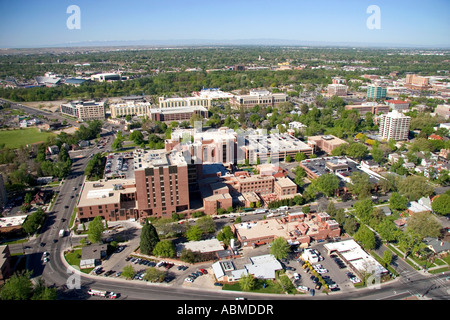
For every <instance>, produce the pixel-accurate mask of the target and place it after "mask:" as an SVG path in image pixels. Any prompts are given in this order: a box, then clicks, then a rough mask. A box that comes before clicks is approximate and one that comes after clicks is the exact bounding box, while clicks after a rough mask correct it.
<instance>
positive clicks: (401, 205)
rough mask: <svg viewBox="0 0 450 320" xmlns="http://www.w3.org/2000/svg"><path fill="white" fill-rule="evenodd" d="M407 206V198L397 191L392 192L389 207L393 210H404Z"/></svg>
mask: <svg viewBox="0 0 450 320" xmlns="http://www.w3.org/2000/svg"><path fill="white" fill-rule="evenodd" d="M407 206H408V199H406V197H404V196H402V195H401V194H400V193H398V192H392V194H391V198H390V199H389V208H391V209H393V210H406V208H407Z"/></svg>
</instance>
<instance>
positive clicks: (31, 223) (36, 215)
mask: <svg viewBox="0 0 450 320" xmlns="http://www.w3.org/2000/svg"><path fill="white" fill-rule="evenodd" d="M44 220H45V212H44V210H42V208H38V209H37V210H36V211H35V212H33V213H32V214H31V215H29V216H28V217H27V219H26V220H25V222H24V223H23V224H22V229H23V231H25V232H26V233H27V234H33V233H35V232H36V231H37V229H38V228H39V227H40V226H41V225H42V224H43V223H44Z"/></svg>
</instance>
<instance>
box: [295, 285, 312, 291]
mask: <svg viewBox="0 0 450 320" xmlns="http://www.w3.org/2000/svg"><path fill="white" fill-rule="evenodd" d="M297 290H299V291H305V292H308V291H309V288H308V287H305V286H298V287H297Z"/></svg>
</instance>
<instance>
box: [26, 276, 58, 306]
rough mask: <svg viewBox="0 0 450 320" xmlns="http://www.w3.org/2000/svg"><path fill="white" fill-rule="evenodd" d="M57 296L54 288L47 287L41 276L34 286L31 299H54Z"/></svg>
mask: <svg viewBox="0 0 450 320" xmlns="http://www.w3.org/2000/svg"><path fill="white" fill-rule="evenodd" d="M57 297H58V293H57V289H56V288H49V287H47V286H46V285H45V282H44V280H43V279H42V278H39V280H38V282H37V283H36V285H35V286H34V291H33V296H32V297H31V300H41V301H42V300H56V299H57Z"/></svg>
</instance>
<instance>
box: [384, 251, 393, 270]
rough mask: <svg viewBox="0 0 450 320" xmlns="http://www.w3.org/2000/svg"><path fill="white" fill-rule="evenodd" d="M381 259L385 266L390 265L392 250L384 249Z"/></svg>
mask: <svg viewBox="0 0 450 320" xmlns="http://www.w3.org/2000/svg"><path fill="white" fill-rule="evenodd" d="M382 260H383V263H384V265H385V266H388V265H390V264H391V261H392V252H391V251H390V250H386V251H384V252H383V257H382Z"/></svg>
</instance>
